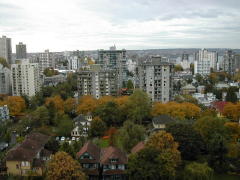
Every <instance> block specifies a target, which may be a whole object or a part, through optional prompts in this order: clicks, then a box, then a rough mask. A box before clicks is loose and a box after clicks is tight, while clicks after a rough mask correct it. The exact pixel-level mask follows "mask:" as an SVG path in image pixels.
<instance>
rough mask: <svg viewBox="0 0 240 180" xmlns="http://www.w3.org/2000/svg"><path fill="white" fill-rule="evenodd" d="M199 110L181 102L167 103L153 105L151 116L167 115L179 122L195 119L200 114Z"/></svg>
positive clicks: (194, 106)
mask: <svg viewBox="0 0 240 180" xmlns="http://www.w3.org/2000/svg"><path fill="white" fill-rule="evenodd" d="M200 111H201V109H200V108H199V107H198V106H197V105H195V104H192V103H188V102H183V103H176V102H168V103H166V104H162V103H159V102H157V103H155V104H154V105H153V108H152V115H153V116H159V115H162V114H167V115H169V116H171V117H175V118H177V119H180V120H184V119H196V118H197V117H198V116H199V114H200Z"/></svg>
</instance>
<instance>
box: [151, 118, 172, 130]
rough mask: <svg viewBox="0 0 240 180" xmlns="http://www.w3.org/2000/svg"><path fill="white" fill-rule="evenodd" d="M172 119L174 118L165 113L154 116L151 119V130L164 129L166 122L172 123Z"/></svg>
mask: <svg viewBox="0 0 240 180" xmlns="http://www.w3.org/2000/svg"><path fill="white" fill-rule="evenodd" d="M174 121H175V120H174V119H173V118H171V117H170V116H168V115H165V114H163V115H160V116H156V117H154V118H153V120H152V124H153V130H152V131H158V130H164V129H166V125H167V124H169V123H172V122H174Z"/></svg>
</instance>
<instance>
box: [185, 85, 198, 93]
mask: <svg viewBox="0 0 240 180" xmlns="http://www.w3.org/2000/svg"><path fill="white" fill-rule="evenodd" d="M195 92H196V88H195V87H194V86H193V85H191V84H188V85H186V86H184V87H182V94H193V93H195Z"/></svg>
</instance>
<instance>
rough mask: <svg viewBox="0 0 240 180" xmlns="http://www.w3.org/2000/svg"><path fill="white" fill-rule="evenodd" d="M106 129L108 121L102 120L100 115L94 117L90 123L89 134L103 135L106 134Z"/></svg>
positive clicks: (92, 135) (93, 135)
mask: <svg viewBox="0 0 240 180" xmlns="http://www.w3.org/2000/svg"><path fill="white" fill-rule="evenodd" d="M106 129H107V127H106V123H105V122H104V121H102V120H101V119H100V118H99V117H94V119H93V120H92V122H91V125H90V129H89V135H90V136H91V137H101V136H103V135H104V132H105V131H106Z"/></svg>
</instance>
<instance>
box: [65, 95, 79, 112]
mask: <svg viewBox="0 0 240 180" xmlns="http://www.w3.org/2000/svg"><path fill="white" fill-rule="evenodd" d="M75 108H76V99H74V98H68V99H66V100H65V101H64V111H65V113H72V112H73V111H74V110H75Z"/></svg>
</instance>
